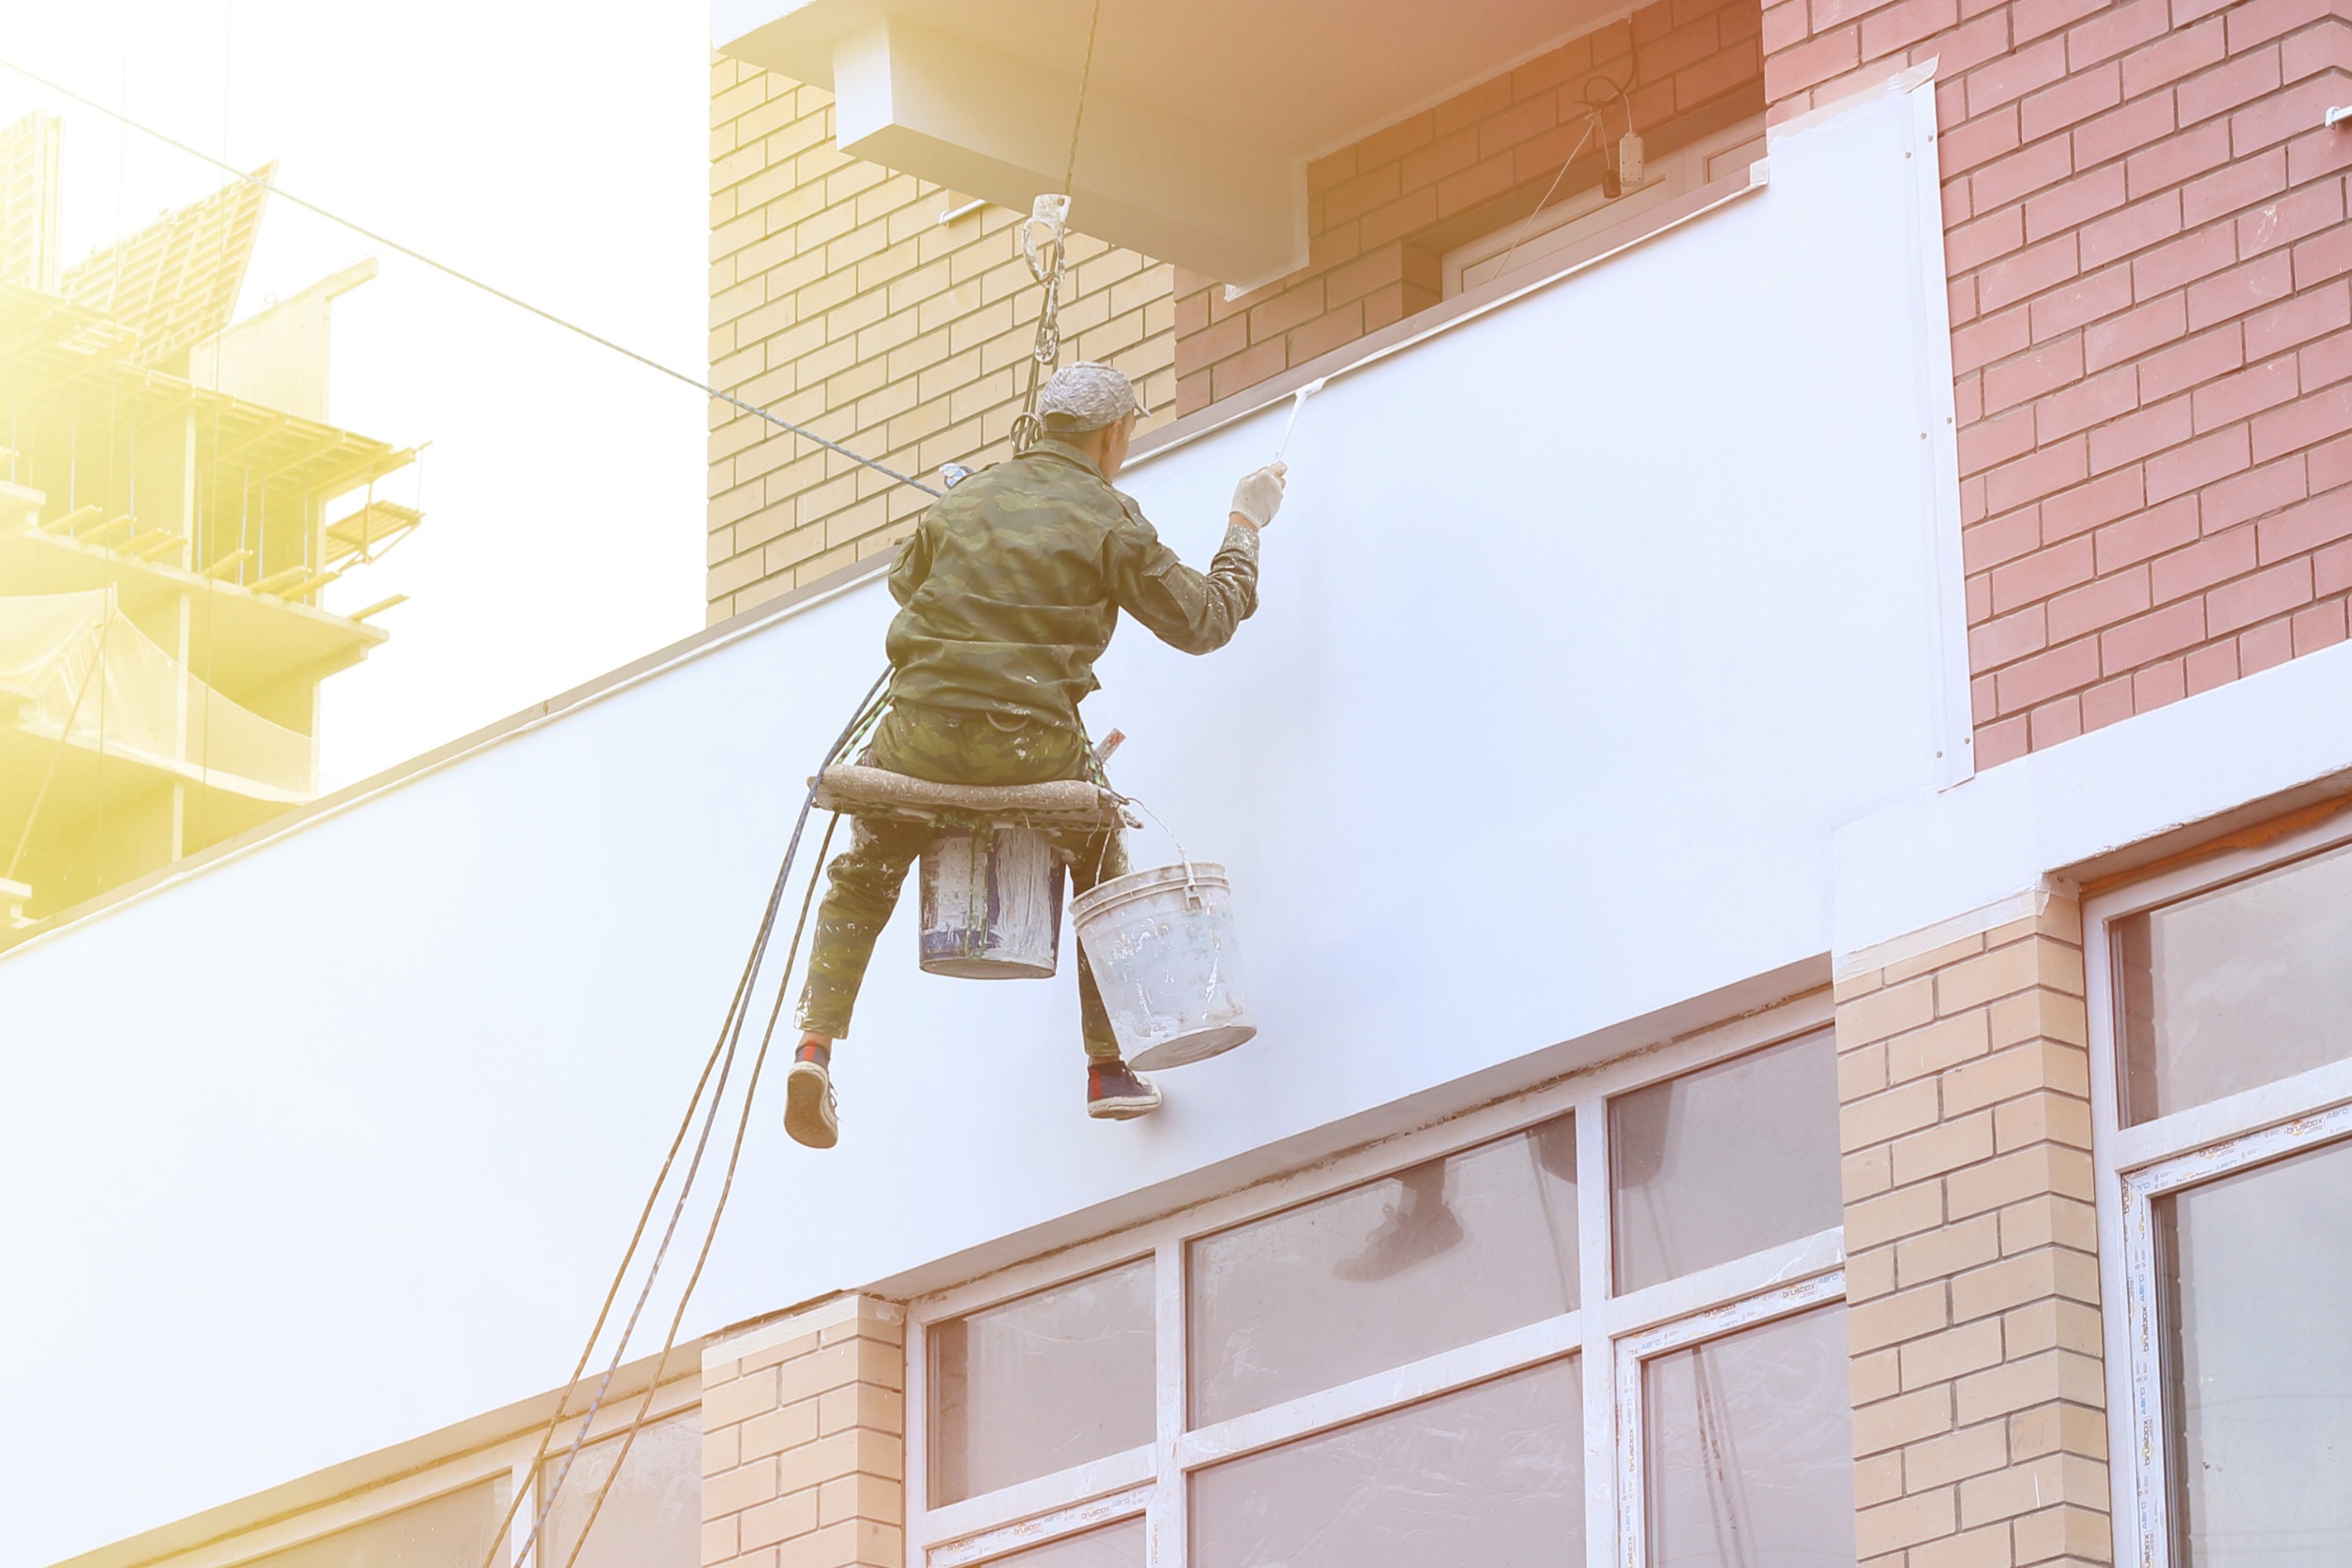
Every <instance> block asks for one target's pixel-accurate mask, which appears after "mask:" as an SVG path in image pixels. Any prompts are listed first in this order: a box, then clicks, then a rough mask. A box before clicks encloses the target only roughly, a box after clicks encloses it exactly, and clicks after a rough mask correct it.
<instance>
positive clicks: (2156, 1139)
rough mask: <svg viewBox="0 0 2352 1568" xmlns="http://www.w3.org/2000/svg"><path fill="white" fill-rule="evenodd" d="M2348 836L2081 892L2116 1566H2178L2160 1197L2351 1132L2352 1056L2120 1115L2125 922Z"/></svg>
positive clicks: (2226, 857) (2217, 858) (2343, 826)
mask: <svg viewBox="0 0 2352 1568" xmlns="http://www.w3.org/2000/svg"><path fill="white" fill-rule="evenodd" d="M2345 844H2352V818H2347V817H2344V816H2337V817H2334V818H2331V819H2330V820H2329V821H2327V822H2320V823H2316V824H2314V825H2312V826H2309V827H2306V828H2303V829H2301V830H2299V831H2296V832H2290V833H2285V834H2282V835H2280V836H2279V837H2276V838H2274V839H2272V840H2270V841H2269V842H2268V843H2263V844H2259V845H2255V846H2252V847H2248V848H2241V849H2235V850H2224V851H2222V852H2218V853H2215V854H2212V855H2209V856H2205V857H2201V858H2199V859H2196V860H2195V861H2194V862H2193V863H2191V864H2188V865H2184V866H2179V867H2173V868H2171V869H2169V870H2164V871H2159V872H2157V873H2155V874H2154V875H2151V876H2148V877H2146V878H2144V879H2141V880H2139V881H2136V882H2131V883H2129V884H2128V885H2125V886H2122V887H2118V888H2115V889H2112V890H2109V891H2105V892H2102V893H2100V894H2097V895H2095V896H2093V897H2090V898H2088V899H2086V900H2085V901H2084V906H2083V965H2084V971H2083V972H2084V979H2085V982H2086V986H2085V989H2086V992H2087V995H2088V999H2089V1005H2088V1008H2087V1012H2088V1018H2087V1022H2088V1037H2089V1044H2090V1103H2091V1181H2092V1187H2093V1195H2094V1200H2095V1207H2096V1210H2097V1218H2098V1234H2099V1288H2100V1299H2101V1300H2102V1302H2103V1303H2105V1304H2107V1305H2106V1306H2105V1307H2104V1309H2103V1311H2102V1313H2101V1319H2102V1325H2101V1326H2102V1334H2103V1349H2104V1350H2105V1353H2106V1366H2105V1380H2106V1394H2107V1453H2108V1458H2107V1463H2108V1487H2109V1503H2110V1506H2111V1507H2112V1509H2113V1511H2114V1519H2115V1530H2114V1541H2115V1547H2116V1561H2117V1564H2118V1568H2176V1562H2177V1560H2176V1554H2175V1550H2174V1547H2175V1542H2174V1540H2173V1531H2172V1492H2173V1485H2174V1481H2175V1476H2174V1473H2173V1463H2174V1452H2175V1445H2174V1443H2173V1440H2172V1426H2173V1412H2172V1411H2171V1410H2169V1409H2168V1408H2167V1407H2168V1404H2169V1389H2168V1387H2167V1384H2166V1370H2165V1344H2164V1337H2165V1324H2164V1304H2163V1301H2162V1299H2161V1297H2162V1290H2161V1281H2160V1280H2159V1279H2158V1277H2157V1268H2158V1259H2157V1255H2156V1200H2157V1199H2160V1198H2164V1197H2165V1196H2167V1195H2169V1194H2172V1193H2176V1192H2179V1191H2182V1190H2184V1189H2186V1188H2189V1187H2193V1186H2200V1185H2203V1184H2206V1183H2208V1182H2211V1181H2215V1180H2218V1179H2220V1178H2222V1177H2224V1176H2228V1175H2232V1174H2235V1173H2237V1172H2239V1171H2241V1170H2250V1169H2253V1168H2256V1167H2259V1166H2263V1165H2269V1164H2272V1163H2275V1162H2277V1161H2279V1160H2283V1159H2286V1158H2289V1157H2291V1156H2293V1155H2295V1154H2298V1153H2303V1152H2305V1151H2307V1150H2311V1149H2315V1148H2319V1147H2322V1146H2324V1145H2326V1144H2329V1143H2336V1142H2341V1141H2343V1140H2344V1139H2346V1138H2352V1058H2346V1059H2345V1060H2344V1061H2341V1062H2332V1063H2326V1064H2324V1065H2322V1066H2318V1067H2314V1068H2310V1069H2307V1070H2306V1071H2303V1072H2300V1073H2294V1074H2290V1075H2288V1076H2287V1077H2285V1078H2276V1079H2273V1080H2271V1081H2270V1082H2269V1083H2262V1084H2256V1085H2254V1087H2253V1088H2251V1089H2243V1090H2239V1092H2238V1093H2234V1094H2227V1095H2224V1096H2223V1097H2222V1098H2220V1099H2218V1100H2210V1101H2208V1102H2206V1103H2205V1104H2203V1105H2196V1106H2189V1107H2185V1108H2182V1109H2179V1110H2176V1111H2173V1112H2170V1113H2169V1114H2166V1115H2163V1116H2154V1117H2150V1118H2148V1120H2146V1121H2144V1122H2141V1123H2138V1124H2136V1125H2132V1126H2127V1125H2125V1124H2124V1123H2123V1104H2122V1098H2123V1095H2122V1088H2123V1078H2122V1073H2123V1071H2124V1065H2125V1064H2124V1061H2123V1051H2122V1041H2121V1038H2120V1029H2119V1020H2120V1018H2121V1017H2122V1013H2123V1004H2122V993H2121V985H2122V975H2121V973H2120V972H2119V970H2118V965H2117V963H2116V961H2115V960H2116V942H2117V931H2116V928H2117V927H2118V924H2119V923H2120V922H2121V921H2123V920H2124V919H2126V918H2128V917H2130V916H2132V915H2134V914H2138V913H2141V912H2146V911H2148V910H2151V909H2154V908H2156V907H2158V906H2160V905H2164V904H2170V903H2174V902H2178V901H2179V900H2181V899H2183V898H2188V897H2194V896H2195V895H2198V894H2202V893H2210V892H2213V891H2215V890H2217V889H2219V888H2223V887H2226V886H2228V885H2229V884H2231V883H2233V882H2244V881H2246V880H2248V879H2250V878H2252V877H2255V876H2259V875H2261V874H2262V873H2264V872H2266V871H2274V870H2278V869H2280V868H2282V867H2286V866H2288V865H2291V864H2293V863H2294V862H2296V861H2299V860H2306V859H2310V858H2311V857H2313V856H2314V855H2317V854H2320V853H2323V852H2326V851H2328V850H2331V849H2336V848H2339V847H2341V846H2344V845H2345Z"/></svg>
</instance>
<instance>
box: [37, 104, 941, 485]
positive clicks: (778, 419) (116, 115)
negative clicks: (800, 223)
mask: <svg viewBox="0 0 2352 1568" xmlns="http://www.w3.org/2000/svg"><path fill="white" fill-rule="evenodd" d="M0 69H7V70H10V71H14V72H15V73H16V74H17V75H19V76H21V77H23V78H24V80H26V81H27V82H30V83H34V84H35V85H37V86H40V87H45V88H47V89H48V90H49V91H51V92H53V93H55V94H56V95H57V96H58V97H60V98H70V99H71V100H72V101H74V102H75V103H78V104H80V105H82V106H83V108H85V109H91V110H95V111H97V112H98V113H100V114H103V115H105V116H106V117H107V118H108V119H111V120H113V121H116V122H117V123H119V124H121V125H124V126H128V128H131V129H132V130H135V131H138V132H139V133H140V134H141V135H143V136H150V137H153V138H154V139H155V140H156V141H158V142H160V143H163V144H164V145H165V146H167V147H172V148H175V149H177V150H178V151H180V152H183V153H186V154H187V155H188V157H190V158H196V159H198V160H199V161H201V162H204V163H208V164H210V165H212V166H213V167H214V168H216V169H219V170H221V171H222V172H224V173H227V174H229V175H230V176H231V177H233V178H235V179H239V180H243V181H244V182H245V183H246V184H248V185H258V186H262V187H264V188H265V189H267V190H268V191H269V192H270V194H272V195H273V196H276V197H277V198H278V199H279V201H282V202H291V203H293V204H294V205H295V206H298V207H300V208H302V209H303V210H304V211H306V212H313V213H316V214H317V215H318V216H319V217H321V218H324V219H326V220H327V221H328V222H330V223H335V224H339V225H341V226H342V227H343V228H346V229H349V230H350V231H351V232H352V233H353V234H357V235H359V236H360V237H361V238H362V239H366V240H369V241H372V242H373V243H375V244H377V245H381V246H383V247H384V249H387V250H391V251H395V252H397V253H398V254H400V255H402V256H406V257H407V258H408V259H409V260H410V261H413V262H416V263H419V264H422V265H425V266H429V267H430V268H432V269H433V270H434V271H435V272H438V273H440V274H442V275H443V276H444V277H446V278H453V279H457V280H458V281H459V282H460V283H463V284H464V285H466V287H468V288H471V289H479V290H480V291H481V292H482V293H484V294H489V295H490V297H491V298H492V299H497V300H503V301H504V302H505V303H506V304H508V305H511V306H513V307H514V308H515V309H518V310H524V311H528V312H529V313H530V314H532V315H535V316H536V317H538V318H539V319H540V320H541V321H543V322H547V323H549V324H550V325H553V326H557V327H561V328H562V329H563V330H564V331H565V332H569V333H571V334H573V335H574V336H575V337H580V338H585V339H587V340H588V341H590V342H592V343H594V344H596V346H597V347H599V348H607V349H611V351H612V352H613V353H614V354H619V355H621V356H622V357H623V358H624V359H631V360H635V361H636V362H637V363H638V364H640V365H642V366H644V367H645V368H646V369H649V370H654V371H656V372H658V373H659V374H662V375H665V376H668V377H669V378H670V379H671V380H672V381H677V382H684V383H685V384H686V385H688V386H691V387H693V388H694V389H695V390H696V391H698V392H701V393H702V394H703V395H704V396H706V397H712V398H716V399H717V400H719V401H720V402H723V403H726V404H728V405H729V406H730V407H731V408H734V409H737V410H739V411H741V412H742V413H745V414H748V415H751V416H752V417H754V418H757V419H764V420H766V421H767V422H768V423H769V424H771V425H774V426H775V427H776V429H778V430H790V431H791V432H792V434H794V435H796V436H799V437H800V438H801V439H802V440H803V441H812V442H814V443H816V444H817V445H820V446H822V447H823V448H824V449H825V450H827V451H829V452H837V453H838V454H840V455H841V456H842V457H845V458H847V459H849V460H851V461H852V462H854V463H859V464H862V465H864V466H865V467H867V468H870V469H872V470H873V471H874V472H875V473H877V474H880V475H883V476H884V477H886V478H890V479H895V480H897V482H898V483H899V484H902V485H912V487H914V488H915V489H916V490H921V491H922V492H923V493H924V494H926V495H934V496H935V495H938V494H939V493H940V492H939V491H938V490H934V489H933V488H932V487H930V486H929V485H927V484H925V483H924V482H923V481H922V480H920V479H916V478H913V477H912V476H910V475H905V474H901V473H899V472H898V471H897V469H895V468H893V467H891V466H890V465H889V464H887V463H882V462H876V461H875V460H873V459H871V458H869V457H867V456H865V455H864V454H863V453H860V452H853V451H852V450H851V449H850V448H849V447H847V446H844V445H841V444H840V443H839V442H837V441H834V440H831V439H829V438H828V437H825V436H822V435H819V434H818V433H817V432H816V431H814V430H810V429H808V428H807V426H806V425H796V424H794V423H792V421H791V420H790V419H786V418H783V417H782V416H780V415H775V414H771V413H769V412H768V411H767V410H766V409H764V408H761V407H760V406H759V405H758V404H756V403H747V402H746V401H744V400H742V399H741V398H738V397H736V396H735V395H734V394H733V393H731V392H722V391H720V390H719V389H718V388H717V387H716V386H713V385H711V384H709V383H708V382H705V381H702V380H701V379H700V378H698V377H695V376H690V375H688V374H686V372H685V371H684V370H681V369H676V368H674V367H672V366H669V365H665V364H663V363H662V362H661V361H660V360H658V359H656V358H654V357H652V356H651V355H649V354H640V353H638V352H637V351H636V350H635V349H633V348H629V347H627V346H626V345H625V344H621V343H616V342H614V341H613V340H612V339H610V338H607V337H605V336H604V335H603V334H602V333H598V332H593V331H591V330H589V329H588V328H587V327H584V326H582V325H580V324H579V323H578V322H574V321H569V320H566V319H565V317H562V316H559V315H557V314H556V313H555V312H554V311H552V310H549V309H543V308H542V307H540V306H536V305H534V304H532V303H531V302H530V301H529V300H527V299H524V298H521V297H520V295H517V294H509V293H507V292H506V291H505V289H502V288H500V287H498V286H497V285H496V284H494V283H488V282H484V281H483V280H482V279H479V278H476V277H475V276H474V275H473V274H472V273H469V272H465V271H462V270H461V269H460V268H458V267H454V266H451V265H450V264H448V263H446V262H443V261H437V260H435V259H434V258H432V257H430V256H428V255H426V254H425V253H424V252H423V251H422V250H419V249H415V247H413V246H407V245H402V244H401V243H400V241H399V240H396V239H393V238H392V237H390V236H389V235H387V234H379V233H378V232H377V231H375V230H373V229H370V228H369V227H367V226H366V225H365V224H362V223H356V222H354V221H353V220H352V219H348V218H345V217H343V216H342V215H341V214H340V213H336V212H331V211H329V210H328V209H326V208H325V207H323V206H321V205H320V204H318V203H316V202H313V201H311V200H309V198H308V197H304V196H298V195H296V194H294V192H293V191H291V190H288V189H285V188H283V187H280V186H278V185H275V184H273V183H271V182H269V181H266V180H263V179H261V178H259V177H257V176H256V175H253V174H250V173H247V172H246V171H245V170H242V169H240V168H238V167H237V166H236V165H235V164H234V163H229V162H226V161H224V160H223V159H220V158H215V157H213V156H212V155H211V154H210V153H208V152H205V151H204V149H203V148H201V147H192V146H190V145H188V143H185V142H182V141H180V140H179V139H178V138H176V137H174V136H171V135H168V134H166V133H165V132H163V131H160V130H158V129H157V128H155V127H153V126H150V125H147V124H144V123H143V122H142V121H139V120H134V119H132V118H131V117H130V116H129V115H128V114H126V113H123V112H122V111H120V110H118V109H110V108H108V107H107V106H106V105H105V104H103V103H100V102H98V100H97V99H96V98H85V97H83V95H82V94H80V93H77V92H75V91H74V90H73V89H72V88H70V87H67V86H64V85H62V84H60V83H55V82H53V81H51V80H50V79H49V78H48V77H46V76H43V75H41V74H40V73H39V72H38V71H35V70H30V69H28V68H25V67H23V66H20V65H18V64H17V63H16V62H15V61H13V60H9V59H5V58H0ZM119 249H120V248H119V247H118V248H117V250H118V252H119Z"/></svg>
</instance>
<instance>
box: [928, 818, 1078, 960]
mask: <svg viewBox="0 0 2352 1568" xmlns="http://www.w3.org/2000/svg"><path fill="white" fill-rule="evenodd" d="M1062 878H1063V868H1062V863H1061V861H1060V859H1058V858H1057V857H1056V856H1055V854H1054V852H1053V842H1052V840H1050V839H1048V837H1046V836H1045V835H1044V834H1042V833H1039V832H1038V831H1036V830H1035V829H1034V828H1026V827H999V828H992V829H990V830H988V832H985V833H957V832H947V833H942V834H941V835H940V836H939V837H936V838H933V839H932V840H931V842H930V844H929V845H928V846H927V847H926V848H925V850H924V851H923V944H922V953H923V959H922V962H923V968H924V970H925V971H926V972H928V973H931V974H952V975H954V976H956V977H957V979H959V980H1045V979H1049V978H1051V977H1052V974H1053V971H1054V961H1055V958H1056V957H1057V956H1058V954H1059V952H1060V950H1061V946H1062Z"/></svg>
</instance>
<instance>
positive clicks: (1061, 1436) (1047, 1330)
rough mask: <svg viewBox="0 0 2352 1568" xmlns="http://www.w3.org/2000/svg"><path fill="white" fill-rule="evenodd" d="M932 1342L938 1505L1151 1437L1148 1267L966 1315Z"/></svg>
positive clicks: (933, 1490)
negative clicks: (966, 1316)
mask: <svg viewBox="0 0 2352 1568" xmlns="http://www.w3.org/2000/svg"><path fill="white" fill-rule="evenodd" d="M929 1340H930V1358H931V1360H930V1375H931V1376H930V1382H931V1387H930V1404H931V1442H930V1449H931V1477H930V1500H931V1503H932V1505H933V1506H934V1507H936V1506H938V1505H940V1504H942V1503H948V1502H955V1501H957V1500H960V1499H963V1498H968V1497H976V1496H978V1495H979V1494H980V1493H982V1492H992V1491H995V1490H996V1489H997V1488H998V1487H1000V1486H1009V1485H1013V1484H1014V1483H1015V1482H1018V1481H1029V1480H1033V1479H1034V1478H1035V1477H1037V1476H1040V1475H1051V1474H1052V1473H1053V1472H1054V1471H1056V1470H1067V1469H1069V1468H1070V1467H1071V1466H1073V1465H1082V1464H1084V1463H1086V1462H1087V1461H1088V1460H1090V1459H1100V1458H1102V1457H1104V1456H1105V1455H1111V1454H1117V1453H1120V1452H1122V1451H1123V1450H1125V1449H1130V1448H1136V1447H1138V1446H1140V1445H1142V1444H1144V1443H1148V1442H1150V1441H1151V1440H1152V1436H1153V1430H1154V1427H1155V1425H1156V1422H1157V1405H1158V1401H1157V1398H1156V1395H1154V1393H1153V1380H1152V1374H1153V1324H1152V1260H1151V1259H1148V1258H1145V1259H1138V1260H1137V1261H1135V1262H1133V1263H1129V1264H1127V1265H1125V1266H1124V1267H1123V1268H1117V1269H1110V1270H1108V1271H1106V1272H1105V1273H1102V1274H1090V1275H1088V1276H1087V1277H1086V1278H1084V1279H1078V1280H1073V1281H1071V1282H1070V1283H1069V1284H1067V1285H1057V1286H1055V1287H1054V1288H1053V1289H1049V1290H1040V1291H1038V1292H1037V1293H1036V1294H1035V1295H1033V1296H1023V1297H1021V1298H1020V1299H1019V1300H1018V1301H1011V1302H1006V1303H1005V1304H1003V1305H1002V1306H992V1307H989V1308H988V1310H987V1311H985V1312H975V1313H973V1314H972V1315H971V1316H970V1317H968V1318H958V1319H954V1320H952V1321H949V1322H944V1323H940V1324H936V1325H934V1326H933V1327H932V1329H931V1331H930V1334H929Z"/></svg>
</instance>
